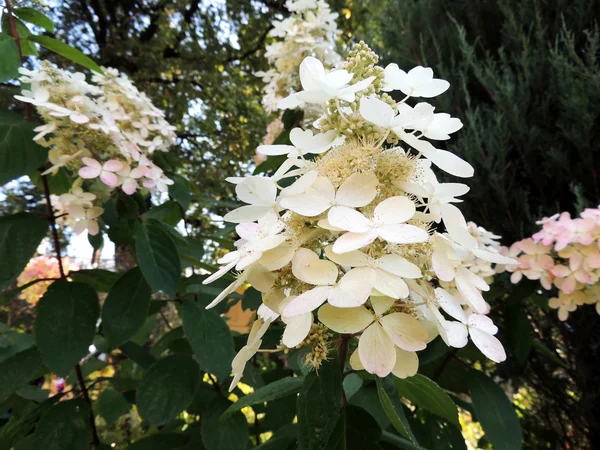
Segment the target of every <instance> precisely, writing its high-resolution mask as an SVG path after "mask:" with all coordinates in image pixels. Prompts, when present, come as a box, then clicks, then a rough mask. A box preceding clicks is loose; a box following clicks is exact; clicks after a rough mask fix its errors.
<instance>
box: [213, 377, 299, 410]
mask: <svg viewBox="0 0 600 450" xmlns="http://www.w3.org/2000/svg"><path fill="white" fill-rule="evenodd" d="M303 383H304V378H303V377H287V378H281V379H280V380H277V381H275V382H273V383H270V384H267V385H266V386H265V387H262V388H260V389H258V390H256V391H254V392H253V393H251V394H249V395H246V396H245V397H242V398H240V399H239V400H238V401H237V402H235V403H234V404H233V405H231V406H230V407H229V408H228V409H227V411H225V412H224V413H223V417H222V418H221V419H226V418H228V417H229V416H231V414H233V413H234V412H236V411H239V410H240V409H242V408H245V407H246V406H252V405H256V404H258V403H264V402H270V401H271V400H276V399H278V398H282V397H286V396H288V395H291V394H297V393H298V392H300V389H301V388H302V384H303Z"/></svg>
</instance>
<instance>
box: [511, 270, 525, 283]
mask: <svg viewBox="0 0 600 450" xmlns="http://www.w3.org/2000/svg"><path fill="white" fill-rule="evenodd" d="M522 278H523V274H522V273H521V272H515V273H513V274H512V275H511V276H510V282H511V283H512V284H517V283H518V282H519V281H521V279H522Z"/></svg>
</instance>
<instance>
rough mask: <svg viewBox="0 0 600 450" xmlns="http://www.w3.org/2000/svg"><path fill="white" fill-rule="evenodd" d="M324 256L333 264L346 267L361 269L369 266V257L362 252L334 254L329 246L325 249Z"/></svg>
mask: <svg viewBox="0 0 600 450" xmlns="http://www.w3.org/2000/svg"><path fill="white" fill-rule="evenodd" d="M325 255H326V256H327V258H329V259H330V260H332V261H333V262H334V263H336V264H339V265H340V266H346V267H361V266H366V265H368V264H369V257H368V256H367V255H365V254H364V253H363V252H361V251H358V250H355V251H353V252H348V253H342V254H338V253H334V252H333V248H332V246H331V245H329V246H327V247H326V248H325Z"/></svg>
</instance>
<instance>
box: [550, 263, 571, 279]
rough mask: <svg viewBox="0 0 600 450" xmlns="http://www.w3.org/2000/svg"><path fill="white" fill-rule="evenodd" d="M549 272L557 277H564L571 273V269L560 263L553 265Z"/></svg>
mask: <svg viewBox="0 0 600 450" xmlns="http://www.w3.org/2000/svg"><path fill="white" fill-rule="evenodd" d="M550 272H552V275H554V276H555V277H557V278H565V277H568V276H569V275H570V274H571V271H570V270H569V269H568V268H567V267H566V266H562V265H560V266H554V267H553V268H552V270H551V271H550Z"/></svg>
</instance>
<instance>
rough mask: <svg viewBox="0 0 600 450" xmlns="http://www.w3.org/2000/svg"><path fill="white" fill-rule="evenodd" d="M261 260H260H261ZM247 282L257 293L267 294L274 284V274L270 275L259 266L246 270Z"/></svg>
mask: <svg viewBox="0 0 600 450" xmlns="http://www.w3.org/2000/svg"><path fill="white" fill-rule="evenodd" d="M261 259H262V258H261ZM246 272H247V280H248V283H250V284H251V285H252V286H254V288H255V289H256V290H257V291H259V292H269V291H270V290H271V288H272V287H273V285H274V284H275V274H273V273H271V272H270V271H269V270H267V269H266V268H265V267H264V266H263V265H262V261H261V264H255V265H253V266H251V267H249V268H248V270H247V271H246Z"/></svg>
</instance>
